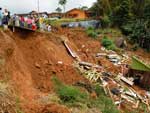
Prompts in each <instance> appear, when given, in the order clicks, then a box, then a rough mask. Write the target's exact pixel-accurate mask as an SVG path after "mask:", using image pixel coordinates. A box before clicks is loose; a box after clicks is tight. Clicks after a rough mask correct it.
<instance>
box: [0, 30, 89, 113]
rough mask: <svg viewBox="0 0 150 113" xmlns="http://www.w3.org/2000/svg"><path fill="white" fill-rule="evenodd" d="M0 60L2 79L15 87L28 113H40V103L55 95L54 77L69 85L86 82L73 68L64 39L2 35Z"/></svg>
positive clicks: (49, 36)
mask: <svg viewBox="0 0 150 113" xmlns="http://www.w3.org/2000/svg"><path fill="white" fill-rule="evenodd" d="M0 58H1V60H0V61H1V64H2V67H1V73H0V78H1V80H4V79H7V82H9V84H11V85H12V86H13V88H14V90H15V91H16V94H17V95H18V96H19V98H20V101H21V107H22V108H23V109H24V111H25V113H32V112H33V113H37V111H38V109H40V107H41V103H39V102H38V99H39V98H41V97H42V96H45V95H47V94H48V93H51V92H53V84H52V81H51V77H52V76H57V77H58V78H59V79H60V80H61V81H63V82H65V83H67V84H73V83H75V82H78V81H87V80H86V79H85V78H83V77H82V76H81V75H79V73H78V71H77V70H76V69H75V68H74V67H73V66H72V63H73V59H72V58H71V57H70V56H69V54H68V53H67V51H66V49H65V47H64V46H63V44H62V42H61V39H60V38H56V37H52V36H51V35H50V34H42V33H31V34H28V35H26V34H21V33H12V32H10V31H6V32H4V31H0ZM60 62H61V63H60ZM6 73H8V74H6Z"/></svg>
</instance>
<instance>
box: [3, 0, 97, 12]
mask: <svg viewBox="0 0 150 113" xmlns="http://www.w3.org/2000/svg"><path fill="white" fill-rule="evenodd" d="M37 1H38V0H0V7H2V8H3V9H4V8H7V9H8V10H9V11H11V12H12V13H28V12H30V11H32V10H37V6H38V5H37ZM39 1H40V11H47V12H52V11H55V9H56V8H57V7H58V0H39ZM95 1H96V0H68V2H67V4H66V10H69V9H72V8H78V7H80V6H88V7H90V6H91V5H92V4H93V2H95Z"/></svg>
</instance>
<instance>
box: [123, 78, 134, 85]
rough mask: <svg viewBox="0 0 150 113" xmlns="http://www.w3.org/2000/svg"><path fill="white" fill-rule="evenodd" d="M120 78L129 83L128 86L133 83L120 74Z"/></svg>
mask: <svg viewBox="0 0 150 113" xmlns="http://www.w3.org/2000/svg"><path fill="white" fill-rule="evenodd" d="M120 79H121V80H122V81H123V82H125V83H127V84H129V85H130V86H133V85H134V83H133V82H132V81H130V80H128V79H127V78H125V77H124V76H121V77H120Z"/></svg>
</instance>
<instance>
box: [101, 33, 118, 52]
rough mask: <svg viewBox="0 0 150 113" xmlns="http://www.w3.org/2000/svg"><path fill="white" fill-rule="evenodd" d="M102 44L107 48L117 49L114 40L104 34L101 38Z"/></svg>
mask: <svg viewBox="0 0 150 113" xmlns="http://www.w3.org/2000/svg"><path fill="white" fill-rule="evenodd" d="M102 45H103V46H104V47H105V48H106V49H108V50H116V49H117V47H116V46H115V44H114V42H113V41H112V40H110V39H109V38H108V37H106V36H104V38H103V39H102Z"/></svg>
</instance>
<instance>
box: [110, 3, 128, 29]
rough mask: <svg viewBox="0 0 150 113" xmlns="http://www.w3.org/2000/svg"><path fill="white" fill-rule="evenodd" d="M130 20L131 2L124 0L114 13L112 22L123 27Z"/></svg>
mask: <svg viewBox="0 0 150 113" xmlns="http://www.w3.org/2000/svg"><path fill="white" fill-rule="evenodd" d="M129 19H130V1H129V0H122V2H121V3H120V5H119V6H117V7H116V8H115V9H114V11H113V13H112V21H113V23H114V25H117V26H118V27H121V26H122V25H124V24H126V23H127V22H128V20H129Z"/></svg>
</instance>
